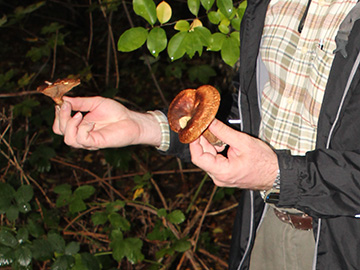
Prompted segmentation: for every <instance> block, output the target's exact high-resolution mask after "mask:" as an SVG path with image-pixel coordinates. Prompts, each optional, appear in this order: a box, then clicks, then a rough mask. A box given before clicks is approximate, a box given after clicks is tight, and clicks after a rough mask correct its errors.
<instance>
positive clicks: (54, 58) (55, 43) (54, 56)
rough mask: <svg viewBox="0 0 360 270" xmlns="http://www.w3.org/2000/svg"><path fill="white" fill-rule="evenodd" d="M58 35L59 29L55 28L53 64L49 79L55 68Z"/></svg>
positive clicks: (52, 75) (52, 76)
mask: <svg viewBox="0 0 360 270" xmlns="http://www.w3.org/2000/svg"><path fill="white" fill-rule="evenodd" d="M58 37H59V30H58V29H56V36H55V42H54V53H53V65H52V70H51V76H50V78H51V80H52V79H53V78H54V74H55V69H56V51H57V42H58Z"/></svg>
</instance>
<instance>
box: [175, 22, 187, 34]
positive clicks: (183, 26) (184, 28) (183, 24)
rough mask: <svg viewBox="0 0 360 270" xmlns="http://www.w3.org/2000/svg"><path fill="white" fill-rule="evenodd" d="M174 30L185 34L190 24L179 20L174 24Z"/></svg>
mask: <svg viewBox="0 0 360 270" xmlns="http://www.w3.org/2000/svg"><path fill="white" fill-rule="evenodd" d="M174 29H175V30H178V31H180V32H187V31H189V29H190V23H189V22H188V21H185V20H179V21H177V22H176V24H175V26H174Z"/></svg>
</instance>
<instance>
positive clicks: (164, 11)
mask: <svg viewBox="0 0 360 270" xmlns="http://www.w3.org/2000/svg"><path fill="white" fill-rule="evenodd" d="M171 15H172V9H171V6H170V5H169V4H168V3H167V2H165V1H161V2H160V3H159V4H158V5H157V7H156V16H157V18H158V20H159V22H160V23H161V24H163V23H166V22H168V21H169V20H170V19H171Z"/></svg>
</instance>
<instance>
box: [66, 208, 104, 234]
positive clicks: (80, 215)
mask: <svg viewBox="0 0 360 270" xmlns="http://www.w3.org/2000/svg"><path fill="white" fill-rule="evenodd" d="M98 208H100V206H93V207H91V208H90V209H88V210H86V211H84V212H81V213H80V214H79V215H77V216H76V217H75V218H74V219H72V220H71V221H70V222H69V223H68V224H67V225H66V227H65V228H64V229H63V231H64V232H65V231H67V229H68V228H69V227H70V226H71V225H72V224H73V223H74V222H75V221H76V220H78V219H79V218H81V217H82V216H84V215H86V214H87V213H89V212H91V211H94V210H95V209H98Z"/></svg>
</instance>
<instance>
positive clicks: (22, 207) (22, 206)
mask: <svg viewBox="0 0 360 270" xmlns="http://www.w3.org/2000/svg"><path fill="white" fill-rule="evenodd" d="M17 209H18V210H19V212H20V213H23V214H26V213H28V212H30V211H31V205H30V203H18V205H17Z"/></svg>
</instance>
